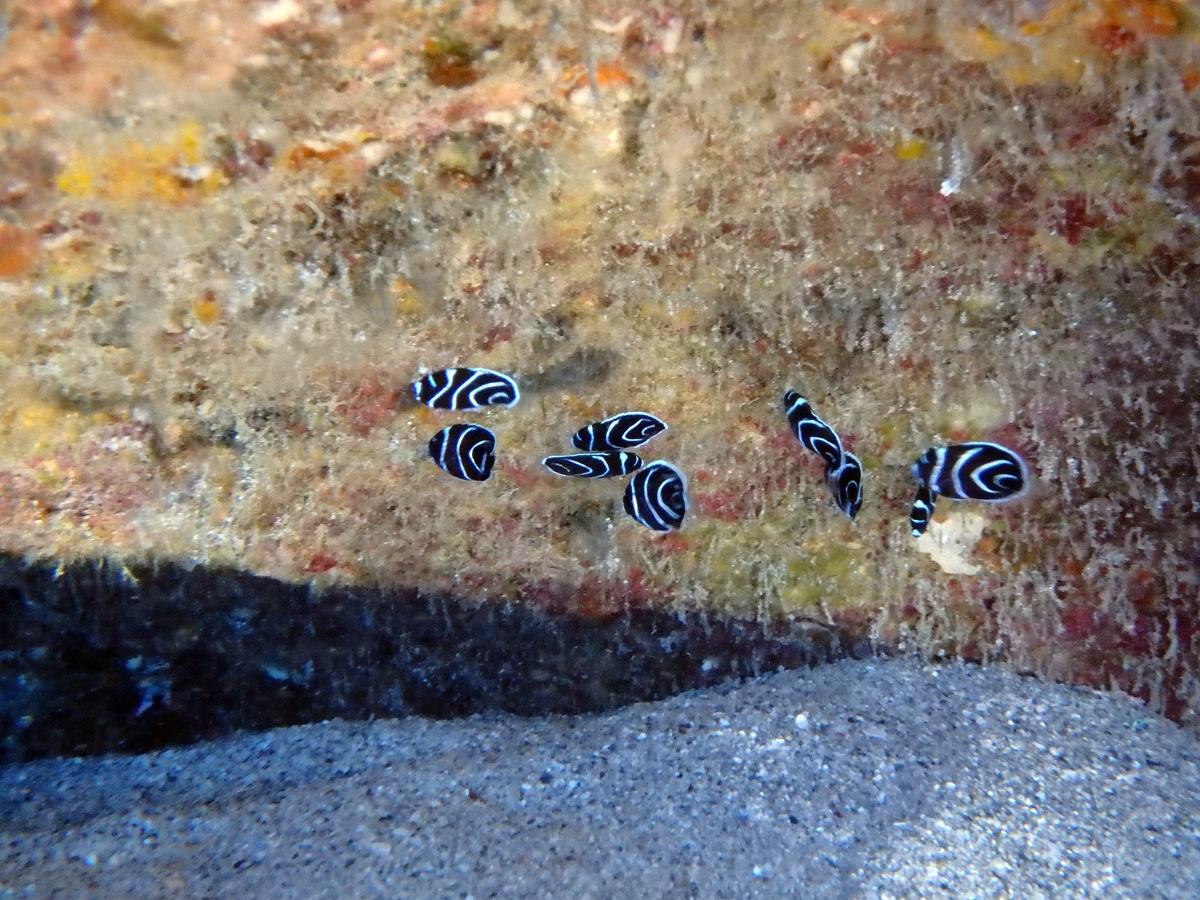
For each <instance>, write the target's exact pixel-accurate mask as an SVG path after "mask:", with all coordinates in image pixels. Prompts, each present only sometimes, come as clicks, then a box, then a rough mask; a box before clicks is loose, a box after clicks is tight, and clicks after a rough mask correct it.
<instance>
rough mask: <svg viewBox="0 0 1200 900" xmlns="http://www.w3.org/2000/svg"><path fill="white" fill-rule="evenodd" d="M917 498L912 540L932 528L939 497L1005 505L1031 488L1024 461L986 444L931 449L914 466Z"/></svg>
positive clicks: (995, 445)
mask: <svg viewBox="0 0 1200 900" xmlns="http://www.w3.org/2000/svg"><path fill="white" fill-rule="evenodd" d="M912 474H913V478H915V479H916V480H917V498H916V500H915V501H914V502H913V506H912V510H911V511H910V512H909V515H908V520H909V524H910V525H912V532H913V537H920V536H921V535H922V534H924V533H925V529H926V528H928V527H929V520H930V518H931V517H932V516H933V507H934V504H935V503H936V502H937V498H938V495H939V494H940V495H941V496H943V497H949V498H950V499H951V500H982V501H984V502H985V503H1003V502H1005V501H1007V500H1016V499H1017V498H1018V497H1020V496H1021V495H1022V494H1024V493H1025V489H1026V487H1027V486H1028V485H1029V470H1028V469H1027V468H1026V466H1025V460H1023V459H1021V457H1020V456H1019V455H1018V454H1017V453H1016V452H1015V451H1013V450H1009V449H1008V448H1007V447H1002V446H1000V445H999V444H992V443H989V442H987V441H971V442H969V443H965V444H950V445H949V446H948V447H930V448H929V449H928V450H926V451H925V452H924V453H923V454H921V457H920V459H918V460H917V461H916V462H915V463H913V467H912Z"/></svg>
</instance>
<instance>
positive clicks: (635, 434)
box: [571, 412, 667, 451]
mask: <svg viewBox="0 0 1200 900" xmlns="http://www.w3.org/2000/svg"><path fill="white" fill-rule="evenodd" d="M666 430H667V423H666V422H664V421H663V420H662V419H660V418H659V417H658V416H652V415H651V414H650V413H647V412H624V413H619V414H617V415H615V416H609V417H608V418H607V419H602V420H601V421H599V422H593V423H592V424H591V425H585V426H584V427H583V428H580V429H579V430H578V431H577V432H575V434H574V436H573V437H572V438H571V443H572V444H574V445H575V446H576V447H578V448H579V449H580V450H588V451H591V450H629V449H631V448H633V447H640V446H641V445H642V444H644V443H646V441H648V440H650V439H651V438H652V437H655V436H657V435H660V434H662V433H663V432H664V431H666Z"/></svg>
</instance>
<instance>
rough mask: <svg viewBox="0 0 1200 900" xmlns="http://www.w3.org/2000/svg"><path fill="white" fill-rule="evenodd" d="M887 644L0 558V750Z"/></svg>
mask: <svg viewBox="0 0 1200 900" xmlns="http://www.w3.org/2000/svg"><path fill="white" fill-rule="evenodd" d="M875 652H876V648H875V647H874V646H872V645H871V644H870V643H869V642H867V641H865V640H862V639H854V638H850V637H848V636H847V635H846V634H844V633H843V632H842V631H840V630H839V629H837V628H836V627H833V626H828V625H824V624H820V623H816V622H812V621H806V620H793V621H783V620H780V621H776V622H772V623H759V622H756V621H751V620H744V619H736V618H718V617H713V616H711V615H709V616H705V615H702V614H697V613H678V614H676V613H668V612H663V611H654V610H647V609H639V610H631V611H629V612H626V613H623V614H621V615H620V616H616V617H611V618H609V619H606V620H596V619H588V618H584V617H582V616H578V615H574V614H552V613H547V612H544V611H539V610H536V609H533V608H530V607H529V606H526V605H522V604H516V603H512V604H500V603H483V604H480V603H472V602H470V601H468V600H465V599H462V598H454V597H434V596H428V595H426V594H423V593H421V592H419V591H416V590H405V589H381V588H361V587H359V588H349V587H335V588H330V589H327V590H324V591H318V590H315V589H312V588H311V587H309V586H308V585H303V584H290V583H287V582H283V581H279V580H276V579H273V578H266V577H261V576H257V575H251V574H248V573H245V572H238V571H233V570H229V569H216V568H208V567H205V566H196V567H193V568H185V567H183V566H181V565H178V564H174V563H164V564H157V565H147V566H133V567H129V568H124V569H121V568H118V567H116V566H114V565H111V564H108V563H106V562H103V561H90V562H80V563H73V564H70V565H65V566H61V567H59V566H55V565H53V564H50V563H35V564H29V563H26V562H25V561H24V560H22V559H20V558H19V557H16V556H13V555H0V730H2V733H3V748H2V750H0V761H6V762H15V761H20V760H26V759H33V758H37V757H44V756H55V755H85V754H92V753H103V752H113V751H116V752H143V751H146V750H150V749H154V748H158V747H164V746H168V745H172V744H184V743H189V742H192V741H197V740H204V739H212V738H215V737H219V736H222V735H226V734H230V733H232V732H234V731H237V730H243V729H263V728H272V727H277V726H282V725H294V724H299V723H304V722H313V721H319V720H323V719H329V718H343V719H362V718H369V717H375V716H387V717H399V716H406V715H414V714H415V715H424V716H433V717H452V716H462V715H468V714H470V713H474V712H479V711H481V710H484V709H500V710H504V711H507V712H511V713H515V714H517V715H524V716H535V715H541V714H546V713H582V712H592V711H597V710H604V709H611V708H614V707H617V706H621V705H624V704H628V703H633V702H636V701H639V700H651V699H659V698H661V697H665V696H667V695H670V694H673V693H678V692H680V691H684V690H689V689H691V688H695V687H701V686H705V685H712V684H716V683H718V682H721V681H724V680H727V679H730V678H745V677H749V676H754V675H760V674H763V673H766V672H771V671H775V670H778V669H788V668H799V667H802V666H814V665H817V664H820V663H824V662H829V661H832V660H835V659H840V658H844V657H847V656H853V657H864V656H868V655H871V654H873V653H875Z"/></svg>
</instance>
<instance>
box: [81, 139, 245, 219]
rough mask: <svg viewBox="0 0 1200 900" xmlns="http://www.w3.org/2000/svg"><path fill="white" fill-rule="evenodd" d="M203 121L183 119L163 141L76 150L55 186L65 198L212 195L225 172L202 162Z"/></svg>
mask: <svg viewBox="0 0 1200 900" xmlns="http://www.w3.org/2000/svg"><path fill="white" fill-rule="evenodd" d="M204 148H205V135H204V126H203V125H201V124H200V123H199V122H194V121H189V122H184V123H183V124H182V125H180V126H179V128H178V129H177V130H176V132H175V134H174V135H172V136H171V137H170V138H168V139H167V140H165V141H162V142H161V143H156V144H146V143H143V142H142V141H137V140H131V141H127V142H125V143H123V144H121V145H119V146H117V147H115V148H114V149H111V150H109V151H107V152H105V153H101V154H98V155H95V154H90V153H84V152H77V153H75V154H73V155H72V156H71V158H70V159H69V161H68V162H67V165H66V166H65V167H64V168H63V170H62V171H61V172H60V173H59V175H58V179H57V184H58V189H59V190H60V191H62V192H63V193H64V194H66V195H67V196H69V197H80V198H99V199H104V200H111V201H114V202H117V203H134V202H140V201H146V200H150V201H159V202H163V203H174V204H179V203H186V202H187V201H189V200H192V199H194V198H196V197H204V196H209V195H211V194H213V193H214V192H215V191H217V190H218V189H219V188H220V187H222V186H223V185H224V184H225V181H226V180H225V176H224V175H223V174H222V173H221V172H220V171H219V170H218V169H216V168H215V167H213V166H210V165H208V164H207V163H205V161H204Z"/></svg>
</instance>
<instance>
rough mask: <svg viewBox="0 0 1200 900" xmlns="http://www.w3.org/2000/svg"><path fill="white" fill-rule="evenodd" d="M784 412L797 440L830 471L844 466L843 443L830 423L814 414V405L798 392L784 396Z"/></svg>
mask: <svg viewBox="0 0 1200 900" xmlns="http://www.w3.org/2000/svg"><path fill="white" fill-rule="evenodd" d="M783 410H784V412H785V413H786V414H787V420H788V424H789V425H791V426H792V433H793V434H795V435H796V440H798V441H799V442H800V443H801V444H803V445H804V446H805V447H806V448H807V449H808V450H811V451H812V452H813V453H815V454H817V456H819V457H821V459H823V460H825V469H826V471H827V472H828V471H830V470H833V469H838V468H840V467H841V465H842V453H843V452H844V451H843V450H842V441H841V438H839V437H838V435H837V432H836V431H834V430H833V429H832V428H831V427H830V426H829V423H828V422H826V421H825V420H824V419H822V418H821V417H820V416H818V415H817V414H816V413H815V412H813V408H812V404H810V403H809V402H808V400H807V399H805V398H804V397H801V396H800V394H799V393H797V392H796V391H788V392H787V393H786V394H784V395H783Z"/></svg>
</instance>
